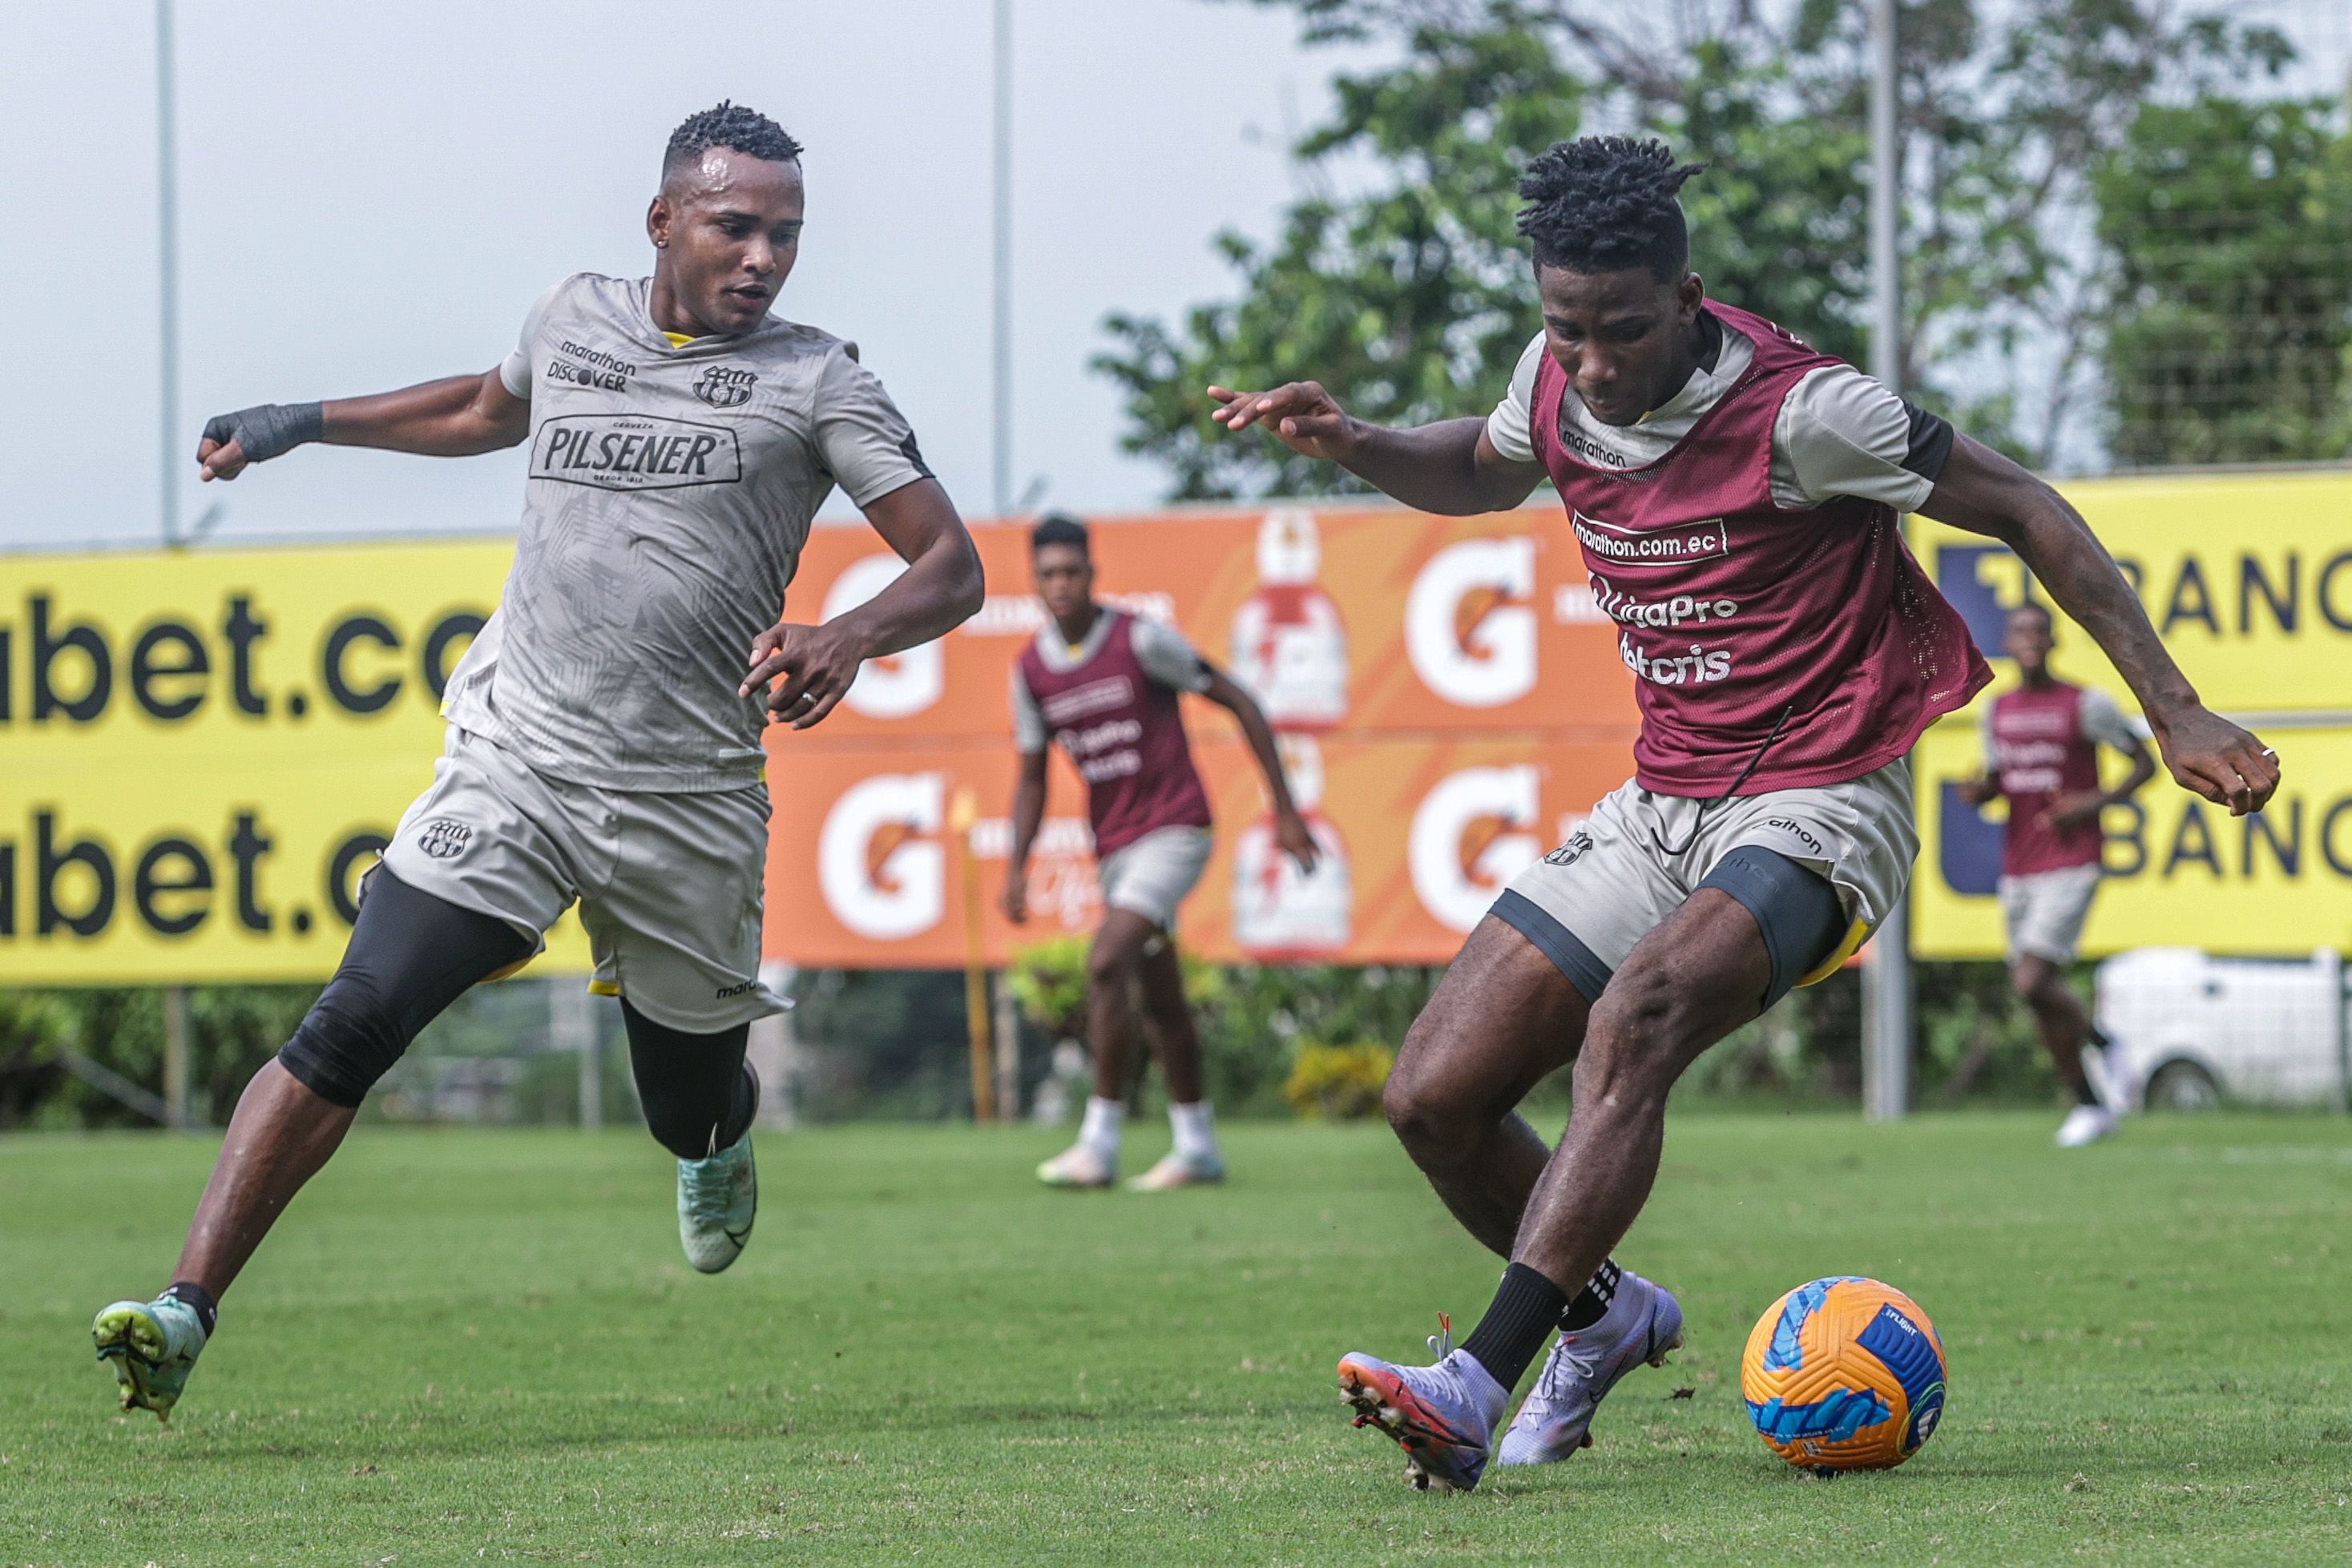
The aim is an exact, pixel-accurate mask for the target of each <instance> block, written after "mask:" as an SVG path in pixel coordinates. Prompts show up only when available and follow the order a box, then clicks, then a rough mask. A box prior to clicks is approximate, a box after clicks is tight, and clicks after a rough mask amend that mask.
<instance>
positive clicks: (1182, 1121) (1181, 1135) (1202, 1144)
mask: <svg viewBox="0 0 2352 1568" xmlns="http://www.w3.org/2000/svg"><path fill="white" fill-rule="evenodd" d="M1168 1126H1169V1129H1170V1131H1171V1132H1173V1133H1174V1134H1176V1152H1177V1153H1178V1154H1179V1155H1184V1156H1185V1157H1187V1158H1194V1157H1208V1158H1212V1159H1213V1158H1214V1157H1215V1156H1216V1153H1217V1127H1216V1122H1215V1119H1214V1117H1213V1115H1212V1114H1211V1113H1210V1110H1209V1103H1208V1102H1207V1101H1206V1100H1197V1101H1194V1102H1193V1103H1192V1104H1190V1105H1178V1104H1174V1103H1171V1104H1170V1105H1169V1107H1168Z"/></svg>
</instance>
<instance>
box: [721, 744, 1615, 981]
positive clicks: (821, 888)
mask: <svg viewBox="0 0 2352 1568" xmlns="http://www.w3.org/2000/svg"><path fill="white" fill-rule="evenodd" d="M790 745H791V743H790V742H777V743H773V744H772V747H771V755H772V756H776V757H778V761H777V762H776V763H774V764H772V767H771V769H770V779H771V780H772V784H771V787H772V789H773V790H774V793H775V800H776V812H775V819H774V825H773V827H772V830H771V834H770V839H769V848H768V929H767V951H768V953H769V955H770V956H773V957H781V958H785V959H788V960H790V961H792V962H793V963H797V964H802V965H809V966H821V967H886V966H887V967H946V966H951V965H959V964H961V963H963V962H964V961H965V954H966V936H965V930H966V927H965V922H964V915H963V909H964V904H963V897H964V884H963V882H962V878H963V877H964V875H966V874H967V872H969V873H971V874H973V875H975V876H977V878H978V879H979V884H980V889H981V892H982V898H983V917H982V950H983V952H984V955H985V956H986V959H987V962H989V963H990V964H992V965H995V964H1002V963H1003V962H1004V961H1005V960H1006V958H1007V957H1008V956H1011V955H1012V954H1013V952H1016V951H1018V950H1019V949H1020V948H1022V947H1024V946H1028V945H1030V944H1032V943H1034V942H1039V941H1044V940H1047V939H1050V938H1053V937H1055V936H1064V935H1066V934H1068V933H1072V932H1084V931H1090V930H1092V929H1093V928H1094V926H1095V925H1096V924H1097V921H1098V920H1099V919H1100V917H1101V914H1102V899H1101V894H1100V892H1099V891H1098V889H1097V885H1096V883H1095V874H1094V852H1093V841H1092V838H1091V835H1090V834H1089V833H1088V831H1087V819H1086V798H1085V796H1084V794H1083V793H1082V790H1081V786H1080V784H1079V782H1078V779H1077V777H1076V774H1075V773H1074V772H1073V771H1071V769H1070V768H1069V767H1068V766H1067V764H1066V763H1065V762H1064V761H1063V760H1062V759H1061V758H1060V757H1059V755H1058V754H1056V756H1055V764H1054V769H1053V774H1052V781H1051V786H1050V789H1049V791H1048V795H1047V800H1046V812H1045V828H1044V830H1043V831H1042V832H1041V833H1040V834H1039V841H1038V844H1037V848H1036V851H1035V852H1034V854H1033V856H1032V859H1031V862H1030V878H1029V910H1030V915H1029V921H1028V924H1027V925H1024V926H1018V927H1016V926H1014V925H1013V924H1012V923H1011V922H1010V921H1009V920H1007V919H1006V918H1005V916H1004V914H1003V909H1002V908H1001V907H1000V905H999V902H998V897H999V894H1001V892H1002V891H1003V885H1004V873H1005V862H1006V856H1007V853H1008V852H1009V849H1010V847H1011V838H1012V829H1011V823H1010V821H1008V818H1007V812H1008V810H1009V808H1010V805H1011V801H1012V798H1013V773H1014V765H1013V756H1012V753H1011V750H1010V748H1009V747H996V746H989V745H979V746H934V747H925V748H921V749H911V748H910V749H884V748H879V747H856V748H846V747H835V748H830V749H824V750H814V749H805V750H804V749H800V748H793V757H792V759H791V760H790V761H789V762H785V761H783V760H782V757H781V754H782V752H784V751H785V750H786V748H787V747H789V746H790ZM1282 747H1283V750H1284V753H1285V758H1286V764H1287V771H1288V773H1289V775H1290V777H1291V779H1292V788H1293V789H1294V790H1295V792H1296V793H1297V799H1298V800H1299V803H1300V806H1301V809H1302V810H1303V811H1304V812H1305V814H1306V816H1307V821H1308V823H1309V825H1310V826H1311V827H1312V828H1313V829H1314V831H1315V834H1316V837H1317V839H1318V841H1319V842H1320V843H1321V845H1322V847H1323V851H1324V858H1323V862H1322V864H1321V865H1320V866H1319V867H1318V869H1317V871H1316V873H1315V874H1314V875H1312V876H1311V877H1301V876H1300V875H1299V873H1298V871H1297V867H1296V866H1294V865H1292V864H1291V863H1290V862H1289V861H1288V860H1287V859H1286V857H1284V856H1283V855H1281V854H1280V852H1278V851H1276V849H1275V847H1274V842H1273V829H1272V822H1271V820H1270V817H1269V814H1268V811H1267V808H1266V799H1265V788H1264V786H1263V784H1262V783H1261V781H1260V777H1259V774H1258V770H1257V764H1256V761H1255V758H1252V757H1251V755H1250V753H1249V750H1248V748H1247V747H1245V746H1244V745H1242V744H1240V743H1239V742H1235V741H1215V742H1210V743H1207V744H1202V745H1197V746H1196V747H1194V755H1195V758H1196V760H1197V761H1198V764H1199V766H1200V768H1201V776H1202V782H1203V783H1204V784H1206V786H1207V787H1208V790H1209V797H1210V800H1211V802H1212V805H1213V810H1214V811H1215V814H1216V820H1217V849H1216V854H1215V857H1214V858H1213V860H1212V861H1211V862H1210V863H1209V870H1208V873H1207V874H1206V875H1205V876H1204V877H1203V878H1202V882H1201V885H1200V886H1199V888H1198V889H1197V890H1196V891H1195V892H1194V893H1193V894H1192V898H1191V899H1190V900H1188V901H1187V902H1186V904H1185V905H1184V910H1183V915H1182V918H1181V925H1180V926H1179V939H1180V940H1181V942H1182V943H1183V944H1184V945H1185V946H1186V947H1187V948H1188V949H1189V950H1190V951H1192V952H1193V953H1195V954H1198V955H1200V956H1205V957H1210V958H1215V959H1219V960H1223V961H1225V962H1259V963H1280V962H1309V963H1323V962H1329V963H1349V964H1362V963H1433V964H1434V963H1444V962H1446V961H1447V960H1449V959H1451V958H1452V957H1453V956H1454V951H1455V950H1456V949H1457V948H1458V947H1460V946H1461V945H1462V937H1463V935H1464V934H1465V932H1467V931H1468V930H1469V929H1470V927H1471V926H1472V925H1475V924H1476V923H1477V921H1478V917H1479V916H1480V915H1484V914H1485V913H1486V906H1487V904H1490V903H1492V902H1493V901H1494V898H1495V894H1496V893H1497V892H1499V891H1500V890H1501V888H1502V886H1503V884H1504V883H1506V882H1507V881H1508V880H1509V879H1510V878H1511V876H1512V875H1513V874H1514V873H1517V872H1518V871H1519V870H1520V869H1521V868H1523V867H1524V866H1526V865H1528V863H1529V862H1532V861H1534V860H1536V859H1537V858H1538V857H1539V856H1541V855H1543V854H1544V853H1546V852H1549V850H1550V849H1551V848H1552V847H1553V846H1554V845H1556V844H1558V843H1559V841H1561V839H1563V838H1564V837H1566V836H1567V833H1568V832H1569V831H1570V830H1571V829H1572V828H1573V827H1574V826H1575V824H1576V823H1577V822H1578V821H1580V820H1581V818H1582V817H1583V816H1584V815H1585V814H1587V813H1588V812H1590V811H1591V809H1592V807H1593V805H1594V803H1595V802H1597V801H1598V800H1600V799H1601V796H1603V795H1605V794H1607V793H1608V792H1609V791H1610V790H1611V789H1615V788H1616V787H1617V786H1618V785H1619V784H1620V783H1622V781H1623V780H1624V778H1625V775H1626V772H1627V769H1628V767H1629V762H1628V758H1627V745H1626V743H1624V742H1620V741H1573V740H1559V739H1555V738H1550V737H1540V736H1530V735H1525V734H1497V735H1492V736H1486V737H1461V738H1458V739H1404V738H1393V737H1372V738H1369V739H1357V738H1350V739H1339V738H1330V739H1317V738H1315V737H1305V736H1286V737H1283V740H1282ZM964 790H969V791H971V797H972V800H971V804H972V805H973V806H974V807H975V808H976V810H977V814H978V821H977V823H976V825H975V826H974V827H973V829H972V830H971V835H970V840H969V844H970V849H969V852H968V858H967V852H966V849H965V847H964V845H962V844H960V843H958V842H957V841H956V835H954V834H953V833H952V832H950V831H949V828H948V825H947V824H948V823H949V822H950V821H953V820H955V817H956V812H955V809H954V808H955V801H956V797H957V795H958V794H959V792H961V791H964Z"/></svg>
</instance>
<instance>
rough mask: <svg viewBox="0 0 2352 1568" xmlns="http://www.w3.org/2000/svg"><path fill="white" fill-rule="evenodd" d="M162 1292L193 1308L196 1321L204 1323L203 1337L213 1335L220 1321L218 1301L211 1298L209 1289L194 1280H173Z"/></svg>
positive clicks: (208, 1337) (207, 1337) (211, 1294)
mask: <svg viewBox="0 0 2352 1568" xmlns="http://www.w3.org/2000/svg"><path fill="white" fill-rule="evenodd" d="M163 1294H164V1295H166V1296H171V1297H173V1298H174V1299H176V1300H178V1301H185V1302H187V1303H188V1305H190V1306H192V1307H194V1308H195V1309H196V1321H197V1322H200V1323H202V1324H204V1325H205V1338H206V1339H210V1338H212V1337H213V1330H214V1329H215V1328H216V1327H218V1326H219V1323H220V1303H219V1302H217V1301H214V1300H213V1293H212V1292H211V1291H207V1290H205V1288H204V1287H203V1286H202V1285H199V1284H197V1283H196V1282H195V1281H194V1280H175V1281H173V1282H172V1285H171V1288H170V1289H168V1290H166V1291H164V1292H163Z"/></svg>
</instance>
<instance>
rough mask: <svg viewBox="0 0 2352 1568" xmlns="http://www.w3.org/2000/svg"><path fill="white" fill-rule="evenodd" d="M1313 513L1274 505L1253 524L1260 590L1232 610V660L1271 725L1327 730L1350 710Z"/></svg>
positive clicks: (1343, 633) (1342, 632)
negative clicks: (1319, 575)
mask: <svg viewBox="0 0 2352 1568" xmlns="http://www.w3.org/2000/svg"><path fill="white" fill-rule="evenodd" d="M1322 566H1323V547H1322V543H1321V541H1320V540H1319V539H1318V538H1317V537H1316V532H1315V514H1314V513H1312V512H1310V511H1308V510H1307V509H1306V508H1305V507H1276V508H1275V509H1274V510H1272V511H1270V512H1268V513H1266V515H1265V521H1264V522H1263V523H1260V524H1259V525H1258V530H1257V575H1258V587H1257V591H1255V592H1254V593H1252V594H1251V595H1250V596H1249V597H1248V598H1247V599H1245V600H1244V601H1242V606H1241V608H1240V609H1239V610H1237V611H1235V612H1234V632H1233V648H1232V653H1233V658H1232V664H1233V670H1234V676H1235V678H1237V679H1238V680H1239V681H1240V682H1241V683H1242V685H1244V686H1246V687H1248V688H1249V690H1250V693H1251V695H1254V696H1255V697H1256V698H1257V700H1258V706H1261V707H1263V708H1264V709H1265V716H1266V720H1267V722H1268V723H1270V724H1271V725H1273V726H1274V727H1275V728H1276V729H1290V730H1299V729H1305V730H1322V729H1328V728H1330V727H1332V726H1334V725H1336V724H1338V723H1339V722H1340V721H1341V720H1342V719H1344V718H1346V717H1347V716H1348V629H1347V627H1346V626H1344V625H1343V624H1341V622H1340V620H1339V606H1338V605H1336V604H1334V603H1332V602H1331V596H1330V595H1329V594H1328V593H1326V592H1324V591H1323V590H1322V587H1321V585H1319V584H1318V582H1317V581H1316V580H1315V579H1316V574H1317V573H1318V572H1319V571H1320V570H1322Z"/></svg>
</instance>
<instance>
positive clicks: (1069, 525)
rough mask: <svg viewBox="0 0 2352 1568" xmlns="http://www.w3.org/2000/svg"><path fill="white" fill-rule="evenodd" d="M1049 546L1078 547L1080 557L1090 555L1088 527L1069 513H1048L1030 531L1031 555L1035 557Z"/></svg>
mask: <svg viewBox="0 0 2352 1568" xmlns="http://www.w3.org/2000/svg"><path fill="white" fill-rule="evenodd" d="M1047 545H1076V546H1077V547H1078V553H1079V554H1080V555H1086V554H1088V553H1090V552H1089V551H1088V550H1087V525H1086V524H1084V523H1082V522H1080V521H1079V520H1078V519H1077V518H1076V517H1072V516H1070V514H1069V513H1067V512H1048V513H1046V514H1045V516H1044V517H1040V518H1038V519H1037V526H1036V527H1035V528H1031V529H1030V530H1029V553H1030V554H1031V555H1035V554H1036V553H1037V552H1038V551H1039V550H1041V549H1045V547H1046V546H1047Z"/></svg>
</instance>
